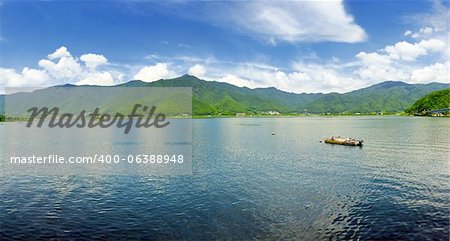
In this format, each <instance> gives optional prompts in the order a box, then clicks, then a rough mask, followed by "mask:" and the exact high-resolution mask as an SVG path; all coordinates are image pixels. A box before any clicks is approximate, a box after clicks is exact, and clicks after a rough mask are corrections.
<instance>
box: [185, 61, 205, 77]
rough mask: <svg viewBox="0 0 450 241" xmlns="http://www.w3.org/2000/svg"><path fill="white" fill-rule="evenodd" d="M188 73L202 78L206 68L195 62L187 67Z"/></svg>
mask: <svg viewBox="0 0 450 241" xmlns="http://www.w3.org/2000/svg"><path fill="white" fill-rule="evenodd" d="M188 74H190V75H194V76H196V77H198V78H202V77H203V76H205V74H206V68H205V66H203V65H201V64H196V65H194V66H192V68H190V69H189V71H188Z"/></svg>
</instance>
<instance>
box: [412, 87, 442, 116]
mask: <svg viewBox="0 0 450 241" xmlns="http://www.w3.org/2000/svg"><path fill="white" fill-rule="evenodd" d="M449 107H450V89H443V90H438V91H434V92H431V93H430V94H428V95H425V96H424V97H422V98H420V99H419V100H418V101H416V103H414V105H412V106H411V107H410V108H408V109H407V110H406V111H405V112H407V113H410V114H415V113H424V112H427V111H430V110H437V109H444V108H449Z"/></svg>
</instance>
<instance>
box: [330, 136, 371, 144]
mask: <svg viewBox="0 0 450 241" xmlns="http://www.w3.org/2000/svg"><path fill="white" fill-rule="evenodd" d="M324 142H325V143H327V144H336V145H344V146H362V145H363V142H364V141H363V140H357V139H353V138H344V137H340V136H338V137H334V136H332V137H331V138H327V139H325V141H324Z"/></svg>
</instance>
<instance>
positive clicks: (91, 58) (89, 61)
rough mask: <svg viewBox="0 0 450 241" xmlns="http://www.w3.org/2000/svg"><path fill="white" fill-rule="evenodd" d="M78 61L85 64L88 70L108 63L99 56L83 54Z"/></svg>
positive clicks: (103, 57)
mask: <svg viewBox="0 0 450 241" xmlns="http://www.w3.org/2000/svg"><path fill="white" fill-rule="evenodd" d="M80 60H81V61H83V62H84V63H85V65H86V66H87V67H88V68H91V69H95V68H96V67H97V66H100V65H104V64H107V63H108V59H107V58H105V56H103V55H99V54H83V55H81V56H80Z"/></svg>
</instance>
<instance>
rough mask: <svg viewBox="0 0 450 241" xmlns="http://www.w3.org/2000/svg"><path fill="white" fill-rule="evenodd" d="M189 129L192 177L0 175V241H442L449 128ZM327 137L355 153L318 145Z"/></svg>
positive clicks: (346, 123) (418, 123) (315, 124)
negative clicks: (345, 140) (350, 143)
mask: <svg viewBox="0 0 450 241" xmlns="http://www.w3.org/2000/svg"><path fill="white" fill-rule="evenodd" d="M192 127H193V146H192V152H193V159H192V160H193V161H192V172H193V174H192V175H174V176H165V177H157V176H144V175H128V176H124V175H122V176H120V175H119V176H118V175H113V176H9V175H5V174H4V173H2V172H1V171H0V239H1V240H7V239H12V238H17V239H20V238H26V237H29V238H30V237H31V238H35V239H37V238H41V239H52V238H54V239H82V238H98V239H107V238H109V239H128V240H134V239H153V240H166V239H169V240H215V239H220V240H250V239H258V240H261V239H262V240H271V239H277V240H280V239H281V240H313V239H332V240H338V239H340V240H342V239H361V240H370V239H378V240H379V239H396V240H399V239H401V240H448V239H449V218H450V214H449V210H450V199H449V195H450V189H449V188H450V186H449V181H450V172H449V163H448V161H449V154H450V153H449V149H448V147H449V146H450V139H449V127H450V119H446V118H411V117H330V118H241V119H237V118H232V119H196V120H193V122H192ZM2 131H3V132H4V126H0V132H2ZM272 134H274V135H272ZM332 135H342V136H351V137H355V138H360V139H363V140H364V141H365V142H364V143H365V145H364V147H363V148H359V147H347V146H335V145H328V144H324V143H319V140H320V139H323V138H325V137H328V136H332ZM2 141H3V142H5V141H7V139H3V140H2ZM138 142H139V141H138ZM139 143H140V142H139ZM139 143H138V144H139ZM144 144H145V142H142V145H144ZM130 145H131V144H130ZM133 145H136V143H133ZM92 148H102V147H101V146H100V147H99V146H95V145H94V146H92ZM2 158H4V157H2Z"/></svg>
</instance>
